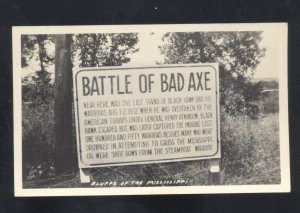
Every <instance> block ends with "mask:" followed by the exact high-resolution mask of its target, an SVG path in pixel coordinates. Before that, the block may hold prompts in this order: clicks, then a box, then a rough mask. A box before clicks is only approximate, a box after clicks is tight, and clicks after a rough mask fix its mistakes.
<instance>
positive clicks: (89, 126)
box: [73, 64, 220, 168]
mask: <svg viewBox="0 0 300 213" xmlns="http://www.w3.org/2000/svg"><path fill="white" fill-rule="evenodd" d="M218 72H219V70H218V64H193V65H191V64H189V65H172V66H170V65H168V66H157V67H134V68H124V67H103V68H84V69H79V70H77V71H75V72H74V82H73V83H74V98H75V102H74V103H75V116H76V131H77V145H78V146H77V147H78V155H79V156H78V157H79V166H80V168H89V167H99V166H113V165H128V164H143V163H158V162H170V161H185V160H197V159H211V158H220V136H219V97H218V94H219V86H218V82H219V75H218Z"/></svg>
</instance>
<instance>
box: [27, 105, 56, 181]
mask: <svg viewBox="0 0 300 213" xmlns="http://www.w3.org/2000/svg"><path fill="white" fill-rule="evenodd" d="M22 112H23V116H22V140H23V144H22V156H23V177H24V178H26V179H33V178H37V177H42V176H49V175H50V176H51V175H52V174H53V173H54V168H53V165H52V160H53V144H54V137H53V135H54V134H53V133H54V132H53V131H54V112H53V104H52V103H50V104H45V103H42V102H40V103H27V104H26V103H23V109H22Z"/></svg>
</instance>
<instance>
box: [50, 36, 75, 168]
mask: <svg viewBox="0 0 300 213" xmlns="http://www.w3.org/2000/svg"><path fill="white" fill-rule="evenodd" d="M71 42H72V37H71V35H56V37H55V88H54V89H55V93H54V94H55V103H54V114H55V115H54V116H55V117H54V125H55V128H54V131H55V149H54V150H55V159H54V164H55V168H56V171H57V173H58V174H61V173H65V172H70V171H73V170H74V154H73V146H74V145H73V140H72V65H71Z"/></svg>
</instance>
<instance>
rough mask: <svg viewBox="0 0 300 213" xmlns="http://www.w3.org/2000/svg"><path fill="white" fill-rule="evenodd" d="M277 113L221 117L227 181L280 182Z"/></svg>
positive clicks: (225, 181)
mask: <svg viewBox="0 0 300 213" xmlns="http://www.w3.org/2000/svg"><path fill="white" fill-rule="evenodd" d="M278 123H279V121H278V114H270V115H268V116H261V117H260V118H259V119H257V120H252V119H249V118H248V117H247V116H242V115H241V116H237V117H231V116H228V115H226V114H223V116H222V122H221V140H222V161H221V167H222V170H223V172H224V176H225V177H224V183H225V184H269V183H273V184H276V183H280V153H279V126H278Z"/></svg>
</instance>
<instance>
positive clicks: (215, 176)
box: [208, 158, 220, 185]
mask: <svg viewBox="0 0 300 213" xmlns="http://www.w3.org/2000/svg"><path fill="white" fill-rule="evenodd" d="M208 178H209V180H208V182H209V184H210V185H219V184H220V159H219V158H217V159H210V160H209V177H208Z"/></svg>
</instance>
